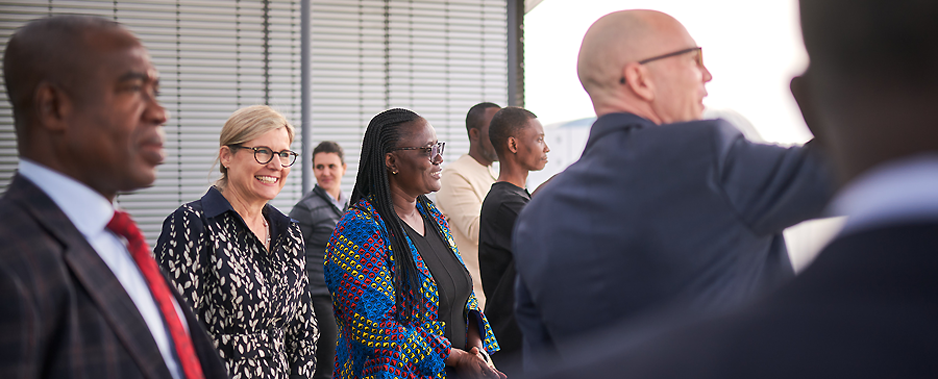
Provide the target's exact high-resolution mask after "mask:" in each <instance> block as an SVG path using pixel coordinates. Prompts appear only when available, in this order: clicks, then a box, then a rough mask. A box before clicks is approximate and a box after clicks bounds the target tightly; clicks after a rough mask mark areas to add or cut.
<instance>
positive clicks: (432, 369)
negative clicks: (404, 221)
mask: <svg viewBox="0 0 938 379" xmlns="http://www.w3.org/2000/svg"><path fill="white" fill-rule="evenodd" d="M417 208H418V210H419V211H420V213H421V214H422V215H423V216H424V217H427V216H430V219H432V220H434V221H436V222H437V223H438V224H439V225H440V226H441V229H442V230H443V237H444V238H445V239H446V241H447V242H448V243H449V246H450V249H451V250H452V251H453V254H456V256H457V257H458V258H459V260H460V262H462V257H460V256H459V252H458V250H457V248H456V244H455V243H454V242H453V236H452V234H451V233H450V230H449V226H448V225H447V223H446V220H445V219H444V218H443V215H442V214H441V213H440V211H439V210H437V209H436V207H435V206H433V205H432V204H430V205H429V207H426V208H427V209H425V207H423V206H421V205H420V204H419V203H418V204H417ZM405 236H406V234H405ZM388 238H389V237H388V233H387V228H386V226H385V223H384V221H383V220H381V217H380V216H379V215H378V212H377V211H376V210H375V209H374V207H373V206H372V205H371V202H370V201H369V199H362V200H360V201H359V202H358V203H357V204H354V205H352V206H350V207H349V211H348V212H347V213H346V214H345V216H344V217H343V218H342V220H340V221H339V223H338V224H337V225H336V228H335V232H334V233H333V234H332V238H331V240H330V241H329V244H328V246H326V262H325V276H326V285H327V286H328V287H329V292H330V293H331V294H332V302H333V305H334V308H335V316H336V323H337V324H338V326H339V336H338V344H337V346H336V362H335V377H336V378H362V379H365V378H376V379H377V378H445V377H446V373H445V371H444V363H443V361H444V360H445V359H446V358H447V357H448V356H449V352H450V342H449V340H447V339H446V338H444V337H443V322H441V321H438V311H437V307H438V306H439V299H438V292H437V287H436V283H435V282H434V281H433V277H432V276H431V275H430V271H429V269H428V268H427V267H426V266H425V265H424V262H423V259H422V258H421V257H420V254H418V253H417V249H416V247H414V244H413V242H411V241H410V238H409V237H408V238H407V243H408V246H409V247H410V251H411V254H412V255H413V257H414V261H415V263H416V266H417V270H418V271H419V272H418V276H419V278H420V281H421V283H423V285H422V287H423V288H422V289H421V294H422V295H423V296H422V298H423V301H424V302H425V304H426V312H425V313H424V314H423V315H421V316H420V317H419V319H418V320H417V321H414V322H411V323H410V324H409V325H402V324H401V323H400V322H399V321H398V320H397V318H396V317H395V313H396V312H395V303H394V284H393V277H394V276H393V271H394V269H395V262H394V259H393V254H391V253H390V241H389V239H388ZM464 314H465V317H466V318H467V320H469V321H470V322H471V321H472V320H475V322H476V323H477V324H478V325H479V330H480V331H482V332H483V333H484V336H483V341H482V342H483V345H484V347H485V350H486V351H487V352H488V353H490V354H492V353H495V352H496V351H497V350H498V343H497V342H496V341H495V336H494V334H492V329H491V328H490V327H489V323H488V321H487V320H486V319H485V316H484V315H483V314H482V312H481V310H480V309H479V305H478V302H477V301H476V298H475V295H474V294H472V295H470V296H469V302H468V304H467V305H466V310H465V312H464ZM467 325H468V322H467ZM323 364H325V362H323Z"/></svg>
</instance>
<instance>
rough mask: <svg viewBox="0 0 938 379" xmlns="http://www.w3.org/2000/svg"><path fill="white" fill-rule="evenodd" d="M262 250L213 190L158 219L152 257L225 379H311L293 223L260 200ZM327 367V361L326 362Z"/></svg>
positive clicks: (309, 334) (310, 324)
mask: <svg viewBox="0 0 938 379" xmlns="http://www.w3.org/2000/svg"><path fill="white" fill-rule="evenodd" d="M263 213H264V215H265V217H266V218H267V219H268V220H269V224H270V233H271V235H270V251H269V252H268V251H267V250H266V249H265V248H264V244H263V242H261V241H260V240H259V239H258V238H257V237H256V236H255V235H254V233H252V232H251V230H250V229H248V227H247V225H246V224H245V223H244V221H243V219H242V218H241V216H240V215H238V213H237V212H235V210H234V209H233V208H232V207H231V204H230V203H228V200H227V199H225V197H224V196H222V194H221V192H218V190H217V189H216V188H215V187H212V188H210V189H209V190H208V192H207V193H206V194H205V196H202V199H201V200H197V201H193V202H191V203H188V204H184V205H183V206H181V207H179V208H178V209H176V211H175V212H173V214H171V215H169V217H167V218H166V221H164V222H163V231H162V233H161V234H160V238H159V240H157V243H156V248H155V249H154V254H155V256H156V261H157V262H159V264H160V266H162V268H163V270H164V271H166V273H167V276H168V277H169V278H170V279H171V280H172V284H173V285H175V287H176V290H177V291H179V293H180V294H182V297H183V298H184V299H185V300H186V302H187V303H188V304H189V306H190V307H192V309H193V310H194V311H195V314H196V316H197V317H198V318H199V321H201V322H202V323H203V324H204V325H205V327H206V329H207V331H208V333H209V334H210V335H211V336H212V338H213V339H214V342H215V346H217V347H218V352H219V354H220V355H221V357H222V359H223V360H224V361H225V364H226V365H227V368H228V374H229V375H231V377H232V378H239V379H248V378H265V379H279V378H283V379H286V378H312V377H313V371H315V369H316V339H317V338H318V337H319V329H318V328H317V325H316V315H315V313H314V311H313V307H312V305H311V303H310V297H309V290H308V288H307V285H306V282H307V279H306V259H305V255H304V254H305V251H304V249H303V234H302V232H300V227H299V225H298V224H296V223H295V222H292V221H291V220H290V218H289V217H287V216H285V215H284V214H283V213H280V211H278V210H277V209H276V208H274V207H272V206H270V205H265V206H264V209H263ZM327 364H331V362H329V363H327Z"/></svg>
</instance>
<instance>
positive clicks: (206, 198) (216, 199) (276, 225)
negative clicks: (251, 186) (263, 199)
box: [202, 186, 292, 240]
mask: <svg viewBox="0 0 938 379" xmlns="http://www.w3.org/2000/svg"><path fill="white" fill-rule="evenodd" d="M229 211H230V212H232V213H234V214H235V216H237V218H238V219H240V220H242V223H243V222H244V219H243V218H242V217H241V215H239V214H238V212H236V211H235V210H234V208H233V207H232V206H231V203H229V202H228V199H226V198H225V196H224V195H222V194H221V192H220V191H218V188H217V187H215V186H211V187H209V189H208V192H206V193H205V195H202V212H203V214H204V215H205V217H206V218H215V217H218V216H219V215H221V214H224V213H225V212H229ZM261 212H263V213H264V216H265V217H267V220H268V221H269V222H270V225H271V226H272V228H271V235H270V238H271V239H272V240H274V239H276V238H277V236H279V235H280V234H281V233H285V232H286V231H287V229H289V228H290V223H291V222H292V221H291V220H290V218H289V217H287V216H286V215H284V214H283V213H282V212H280V211H279V210H277V208H274V207H273V206H271V205H270V204H264V209H263V210H262V211H261Z"/></svg>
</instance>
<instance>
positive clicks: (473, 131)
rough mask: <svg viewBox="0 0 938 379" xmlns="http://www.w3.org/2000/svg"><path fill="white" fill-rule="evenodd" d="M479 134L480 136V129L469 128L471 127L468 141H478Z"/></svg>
mask: <svg viewBox="0 0 938 379" xmlns="http://www.w3.org/2000/svg"><path fill="white" fill-rule="evenodd" d="M481 136H482V130H479V128H471V129H469V141H471V142H478V141H479V137H481Z"/></svg>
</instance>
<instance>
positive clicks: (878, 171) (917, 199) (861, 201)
mask: <svg viewBox="0 0 938 379" xmlns="http://www.w3.org/2000/svg"><path fill="white" fill-rule="evenodd" d="M832 207H833V211H834V212H835V213H836V214H842V215H846V216H847V223H846V224H845V225H844V228H843V230H842V231H841V235H846V234H852V233H856V232H861V231H865V230H870V229H874V228H880V227H885V226H890V225H896V224H899V223H906V222H923V221H924V222H928V221H938V154H923V155H919V156H916V157H913V158H909V159H903V160H900V161H896V162H890V163H886V164H883V165H881V166H878V167H875V168H873V169H871V170H870V171H868V172H867V173H865V174H863V175H861V176H860V177H858V178H857V179H855V180H854V181H852V182H851V183H850V184H848V185H847V186H846V187H845V188H844V189H843V190H841V192H840V193H839V194H838V195H837V197H836V198H835V199H834V202H833V203H832Z"/></svg>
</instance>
